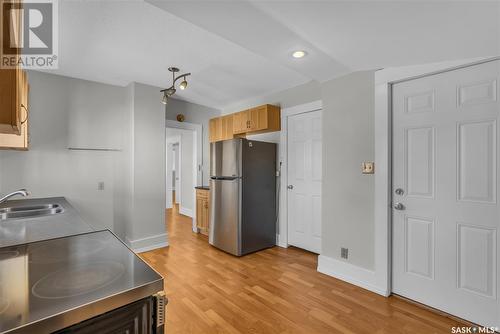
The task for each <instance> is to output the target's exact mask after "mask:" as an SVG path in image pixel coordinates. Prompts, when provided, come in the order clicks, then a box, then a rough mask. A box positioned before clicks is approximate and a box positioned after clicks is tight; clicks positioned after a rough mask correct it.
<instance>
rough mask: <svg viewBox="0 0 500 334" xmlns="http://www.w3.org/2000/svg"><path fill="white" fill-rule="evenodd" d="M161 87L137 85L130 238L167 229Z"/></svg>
mask: <svg viewBox="0 0 500 334" xmlns="http://www.w3.org/2000/svg"><path fill="white" fill-rule="evenodd" d="M159 90H160V89H159V88H157V87H152V86H147V85H143V84H138V83H135V84H134V117H133V138H134V139H133V150H132V151H133V174H132V175H133V210H134V213H133V217H134V222H133V231H132V233H131V235H130V236H129V235H127V238H128V239H129V240H130V241H132V242H133V241H135V240H138V239H144V238H151V237H154V236H158V235H160V236H161V235H162V234H164V233H166V231H165V194H166V193H165V185H166V181H165V171H166V166H165V152H166V151H165V147H166V143H165V105H163V104H162V103H161V102H160V97H161V95H160V93H159Z"/></svg>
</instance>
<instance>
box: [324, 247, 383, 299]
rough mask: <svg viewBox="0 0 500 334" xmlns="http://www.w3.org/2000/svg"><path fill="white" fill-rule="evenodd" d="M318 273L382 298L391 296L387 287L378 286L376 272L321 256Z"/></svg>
mask: <svg viewBox="0 0 500 334" xmlns="http://www.w3.org/2000/svg"><path fill="white" fill-rule="evenodd" d="M318 271H319V272H320V273H323V274H325V275H328V276H333V277H335V278H338V279H340V280H342V281H346V282H348V283H351V284H354V285H357V286H359V287H362V288H363V289H366V290H370V291H372V292H375V293H378V294H379V295H382V296H386V297H387V296H389V294H390V291H389V290H387V289H386V287H385V286H379V285H377V279H376V274H375V271H372V270H368V269H365V268H361V267H358V266H355V265H353V264H350V263H347V262H344V261H340V260H336V259H334V258H331V257H328V256H324V255H320V256H318Z"/></svg>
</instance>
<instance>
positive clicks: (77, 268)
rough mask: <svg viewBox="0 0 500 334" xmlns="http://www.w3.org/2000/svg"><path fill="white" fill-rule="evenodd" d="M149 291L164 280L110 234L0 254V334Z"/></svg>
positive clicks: (82, 236) (7, 249)
mask: <svg viewBox="0 0 500 334" xmlns="http://www.w3.org/2000/svg"><path fill="white" fill-rule="evenodd" d="M148 285H152V287H151V288H152V289H151V291H154V289H157V290H156V291H154V292H153V293H155V292H157V291H159V290H162V289H163V280H162V277H161V276H160V275H159V274H157V273H156V272H155V271H154V270H152V269H151V268H150V267H149V266H148V265H147V264H146V263H144V262H143V261H142V260H141V259H140V258H139V257H138V256H137V255H135V254H134V253H133V252H132V251H131V250H130V249H128V248H127V247H126V246H125V245H124V244H123V243H122V242H121V241H120V240H119V239H118V238H116V237H115V236H114V235H113V234H112V233H111V232H109V231H99V232H92V233H86V234H80V235H76V236H71V237H65V238H60V239H53V240H47V241H40V242H35V243H30V244H26V245H20V246H13V247H4V248H0V333H3V332H9V331H11V330H15V329H16V328H20V327H23V326H30V324H32V323H36V322H39V321H42V320H43V321H45V319H47V318H50V317H53V316H55V315H60V314H64V313H65V312H67V311H68V310H75V309H78V308H79V307H82V306H84V305H88V304H91V303H95V302H98V301H102V300H105V299H106V298H109V297H111V296H117V295H120V294H122V293H124V292H130V291H132V290H134V289H138V288H142V289H143V290H144V287H145V286H148ZM151 291H149V292H148V291H144V292H148V293H151ZM144 292H143V293H144ZM133 301H134V300H129V301H128V300H126V299H125V298H123V297H122V298H121V302H122V303H125V302H133ZM108 304H110V303H109V301H108Z"/></svg>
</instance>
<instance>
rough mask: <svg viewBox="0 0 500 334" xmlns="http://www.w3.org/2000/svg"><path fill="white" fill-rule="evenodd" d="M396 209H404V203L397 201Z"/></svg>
mask: <svg viewBox="0 0 500 334" xmlns="http://www.w3.org/2000/svg"><path fill="white" fill-rule="evenodd" d="M394 209H396V210H404V209H405V206H404V205H403V203H396V204H394Z"/></svg>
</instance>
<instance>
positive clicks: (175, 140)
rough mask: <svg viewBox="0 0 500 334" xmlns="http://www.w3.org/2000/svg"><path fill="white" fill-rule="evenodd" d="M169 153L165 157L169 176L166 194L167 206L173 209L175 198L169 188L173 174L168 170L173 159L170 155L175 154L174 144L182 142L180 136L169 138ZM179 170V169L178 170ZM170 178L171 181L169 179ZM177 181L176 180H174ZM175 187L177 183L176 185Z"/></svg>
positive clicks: (167, 176)
mask: <svg viewBox="0 0 500 334" xmlns="http://www.w3.org/2000/svg"><path fill="white" fill-rule="evenodd" d="M166 141H167V153H166V155H165V158H166V164H167V170H166V174H167V175H166V178H167V181H166V189H167V196H166V199H167V203H165V204H166V205H165V207H166V208H167V209H171V208H172V202H173V198H172V191H171V190H172V189H169V188H168V184H169V182H170V183H172V181H173V180H172V175H168V170H169V167H168V164H171V163H172V161H168V157H169V156H171V157H172V156H173V154H172V149H173V145H174V144H175V143H178V144H179V145H180V142H181V137H180V136H173V137H170V138H167V140H166ZM168 151H170V155H169V152H168ZM170 170H172V166H171V167H170ZM176 172H177V171H176ZM169 178H170V181H169ZM174 182H175V181H174ZM174 187H175V185H174ZM175 194H176V195H177V189H176V191H175Z"/></svg>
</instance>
